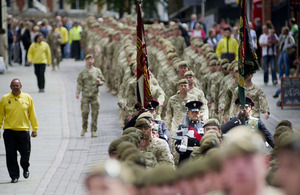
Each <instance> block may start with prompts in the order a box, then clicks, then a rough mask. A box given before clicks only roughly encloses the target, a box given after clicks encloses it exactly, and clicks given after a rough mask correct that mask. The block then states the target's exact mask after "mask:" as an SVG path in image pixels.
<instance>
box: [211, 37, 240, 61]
mask: <svg viewBox="0 0 300 195" xmlns="http://www.w3.org/2000/svg"><path fill="white" fill-rule="evenodd" d="M227 40H228V41H227ZM227 42H228V51H227ZM227 52H228V53H234V54H235V60H238V52H239V44H238V42H237V41H236V40H235V39H234V38H232V37H229V38H227V37H223V38H222V39H221V40H220V41H219V43H218V45H217V49H216V54H217V56H218V57H219V59H221V55H222V53H227Z"/></svg>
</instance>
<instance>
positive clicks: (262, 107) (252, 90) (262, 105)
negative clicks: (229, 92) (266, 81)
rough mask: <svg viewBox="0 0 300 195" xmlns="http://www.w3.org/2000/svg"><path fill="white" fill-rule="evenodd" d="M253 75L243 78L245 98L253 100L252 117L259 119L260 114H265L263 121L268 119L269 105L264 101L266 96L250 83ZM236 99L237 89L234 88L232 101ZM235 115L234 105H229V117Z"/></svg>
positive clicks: (259, 88) (235, 108)
mask: <svg viewBox="0 0 300 195" xmlns="http://www.w3.org/2000/svg"><path fill="white" fill-rule="evenodd" d="M252 77H253V75H249V76H248V77H247V78H245V96H248V97H250V98H252V99H253V101H254V102H255V104H256V106H255V107H254V108H253V110H252V111H253V114H252V115H253V116H254V117H256V118H260V112H262V113H264V114H265V119H266V120H267V119H268V118H269V114H270V110H269V105H268V102H267V100H266V95H265V93H264V92H263V90H262V89H261V87H259V86H258V85H255V84H253V83H252V80H251V79H252ZM237 97H238V87H236V88H235V90H234V93H233V97H232V101H233V102H234V101H235V99H236V98H237ZM236 113H237V107H236V106H234V104H231V110H230V115H231V116H234V115H235V114H236Z"/></svg>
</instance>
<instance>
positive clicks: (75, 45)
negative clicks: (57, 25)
mask: <svg viewBox="0 0 300 195" xmlns="http://www.w3.org/2000/svg"><path fill="white" fill-rule="evenodd" d="M81 31H82V28H81V27H80V26H79V22H77V21H75V22H74V26H73V28H72V29H71V30H70V36H69V44H71V57H72V58H75V60H80V54H81V51H80V50H81V48H80V40H81V35H80V33H81Z"/></svg>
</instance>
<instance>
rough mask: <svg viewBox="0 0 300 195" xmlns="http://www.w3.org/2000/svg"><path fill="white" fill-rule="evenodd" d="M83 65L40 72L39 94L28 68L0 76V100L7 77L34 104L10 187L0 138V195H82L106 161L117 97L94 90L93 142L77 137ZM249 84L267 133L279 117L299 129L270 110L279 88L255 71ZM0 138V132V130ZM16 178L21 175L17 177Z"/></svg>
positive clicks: (284, 113)
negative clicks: (32, 128)
mask: <svg viewBox="0 0 300 195" xmlns="http://www.w3.org/2000/svg"><path fill="white" fill-rule="evenodd" d="M83 67H84V61H79V62H78V61H76V62H75V61H74V60H72V59H66V60H63V62H62V63H61V68H60V69H59V70H57V71H55V72H54V71H51V67H47V70H46V87H45V93H39V92H38V88H37V81H36V77H35V75H34V71H33V67H24V66H19V65H17V64H14V65H13V67H9V69H8V71H7V72H6V73H5V74H2V75H0V80H1V82H0V96H1V97H2V96H3V95H4V94H6V93H9V92H10V88H9V85H10V82H11V80H12V79H13V78H16V77H17V78H19V79H20V80H21V81H22V85H23V88H22V91H24V92H26V93H29V94H30V95H31V96H32V98H33V101H34V104H35V109H36V113H37V118H38V123H39V129H38V137H36V138H32V139H31V147H32V150H31V151H32V152H31V159H30V163H31V166H30V177H29V178H28V179H24V178H23V177H22V176H21V177H20V179H19V182H18V183H16V184H11V183H10V178H9V175H8V172H7V169H6V162H5V149H4V143H3V138H0V165H1V166H0V194H1V195H14V194H16V195H27V194H30V195H32V194H36V195H41V194H45V195H53V194H55V195H56V194H59V195H62V194H66V195H69V194H72V195H73V194H75V195H76V194H85V193H86V191H85V188H84V178H85V176H86V173H87V172H88V171H89V170H90V168H91V167H92V166H93V165H95V164H96V163H98V162H100V163H101V162H103V161H105V160H106V159H108V154H107V149H108V146H109V143H110V142H111V141H112V140H114V139H116V138H117V137H119V136H120V135H121V132H122V131H121V128H120V126H119V124H120V123H119V113H118V106H117V98H116V97H115V96H112V95H111V94H109V93H107V92H106V91H105V87H103V86H102V87H100V94H101V106H100V113H99V119H98V138H91V135H90V132H88V133H86V136H85V137H80V132H81V111H80V100H77V99H76V98H75V90H76V79H77V75H78V73H79V72H80V70H81V69H82V68H83ZM253 82H254V83H255V84H257V85H259V86H261V87H262V88H263V90H264V92H265V93H266V97H267V101H268V103H269V107H270V112H271V115H270V118H269V119H268V120H265V119H264V118H263V117H264V116H263V115H262V120H263V122H264V123H265V124H266V126H267V128H268V129H269V130H270V131H271V132H272V133H273V132H274V130H275V126H276V124H277V123H278V122H279V121H280V120H282V119H288V120H290V121H291V122H292V123H293V125H294V129H295V130H300V107H284V109H283V110H281V108H280V107H277V106H276V101H277V100H278V99H274V98H273V97H272V96H273V94H274V93H275V91H276V89H277V88H278V87H279V86H280V85H277V86H273V85H272V84H269V85H264V83H263V72H262V71H259V72H257V73H256V74H255V75H254V77H253ZM0 132H1V134H2V133H3V130H0ZM20 175H22V172H21V174H20Z"/></svg>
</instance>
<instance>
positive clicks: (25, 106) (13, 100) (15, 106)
mask: <svg viewBox="0 0 300 195" xmlns="http://www.w3.org/2000/svg"><path fill="white" fill-rule="evenodd" d="M3 118H4V126H3V129H11V130H15V131H29V129H30V124H31V126H32V131H37V129H38V127H39V126H38V123H37V120H36V115H35V110H34V106H33V101H32V98H31V97H30V95H29V94H27V93H23V92H21V94H20V95H18V96H15V95H14V94H13V93H9V94H6V95H4V96H3V97H2V99H1V101H0V128H1V127H2V124H3ZM29 122H30V123H29Z"/></svg>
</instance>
